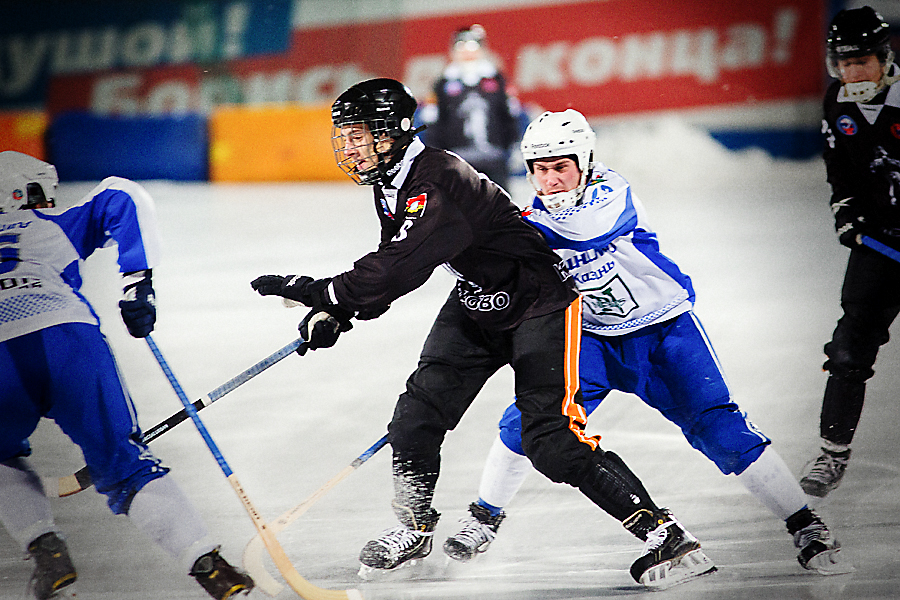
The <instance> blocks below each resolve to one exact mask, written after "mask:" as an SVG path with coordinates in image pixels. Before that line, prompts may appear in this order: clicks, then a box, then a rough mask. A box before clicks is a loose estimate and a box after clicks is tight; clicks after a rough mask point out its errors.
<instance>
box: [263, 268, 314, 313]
mask: <svg viewBox="0 0 900 600" xmlns="http://www.w3.org/2000/svg"><path fill="white" fill-rule="evenodd" d="M330 283H331V278H326V279H313V278H312V277H306V276H305V275H288V276H287V277H282V276H281V275H263V276H261V277H257V278H256V279H254V280H253V281H251V282H250V286H251V287H252V288H253V289H254V290H256V291H257V292H259V294H260V295H261V296H281V297H282V298H287V299H288V300H293V301H294V302H299V303H300V304H303V305H305V306H308V307H309V308H317V309H321V308H322V307H324V306H328V305H331V304H332V303H331V299H330V298H329V297H328V284H330Z"/></svg>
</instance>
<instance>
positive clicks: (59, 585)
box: [28, 532, 78, 600]
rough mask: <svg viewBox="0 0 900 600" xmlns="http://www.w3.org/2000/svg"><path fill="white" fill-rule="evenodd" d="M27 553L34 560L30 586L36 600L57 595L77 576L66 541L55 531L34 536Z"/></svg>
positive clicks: (45, 599)
mask: <svg viewBox="0 0 900 600" xmlns="http://www.w3.org/2000/svg"><path fill="white" fill-rule="evenodd" d="M28 554H29V558H31V559H34V562H35V567H34V574H33V575H32V576H31V583H30V588H31V591H32V593H33V594H34V597H35V598H38V600H47V599H48V598H53V597H58V593H59V592H60V590H62V589H63V588H64V587H66V586H68V585H71V584H73V583H75V580H76V579H77V578H78V575H77V574H76V573H75V566H74V565H73V564H72V559H71V558H70V557H69V550H68V548H66V543H65V542H64V541H63V540H62V538H60V537H59V535H57V534H56V533H53V532H50V533H45V534H44V535H42V536H40V537H38V538H36V539H35V540H34V541H32V542H31V543H30V544H28Z"/></svg>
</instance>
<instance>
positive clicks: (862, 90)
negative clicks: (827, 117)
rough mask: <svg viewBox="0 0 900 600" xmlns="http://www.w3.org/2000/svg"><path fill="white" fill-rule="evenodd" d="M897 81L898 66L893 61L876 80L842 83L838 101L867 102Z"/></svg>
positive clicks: (898, 76)
mask: <svg viewBox="0 0 900 600" xmlns="http://www.w3.org/2000/svg"><path fill="white" fill-rule="evenodd" d="M897 81H900V68H897V66H896V65H895V64H894V63H888V66H886V67H885V69H884V75H882V76H881V79H879V80H878V81H857V82H853V83H845V84H844V85H842V86H841V90H840V93H838V102H869V101H870V100H872V99H873V98H874V97H875V96H877V95H878V92H880V91H881V90H883V89H884V88H886V87H887V86H889V85H893V84H894V83H896V82H897Z"/></svg>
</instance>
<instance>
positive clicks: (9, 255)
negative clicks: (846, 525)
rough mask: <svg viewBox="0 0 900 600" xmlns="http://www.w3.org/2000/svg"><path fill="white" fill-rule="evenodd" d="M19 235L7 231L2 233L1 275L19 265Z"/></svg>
mask: <svg viewBox="0 0 900 600" xmlns="http://www.w3.org/2000/svg"><path fill="white" fill-rule="evenodd" d="M18 243H19V235H18V234H16V233H6V234H2V235H0V275H2V274H3V273H9V272H10V271H12V270H13V269H15V268H16V267H18V266H19V248H18V246H15V245H14V244H18Z"/></svg>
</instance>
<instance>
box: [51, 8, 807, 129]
mask: <svg viewBox="0 0 900 600" xmlns="http://www.w3.org/2000/svg"><path fill="white" fill-rule="evenodd" d="M824 13H825V8H824V3H822V2H811V1H809V0H755V1H754V2H722V1H721V0H717V1H715V2H712V1H697V0H673V1H671V2H665V3H662V2H658V1H655V0H610V1H605V2H598V1H596V0H594V1H591V2H572V3H567V4H551V5H548V6H542V7H528V8H522V9H506V10H497V11H489V12H480V13H466V14H455V15H452V16H440V17H429V18H418V19H402V20H401V19H398V20H393V21H383V22H377V23H372V24H352V25H341V26H333V27H328V28H318V29H315V28H314V29H301V30H297V31H295V32H294V34H293V39H292V43H291V48H290V50H289V52H288V53H287V54H286V55H279V56H269V57H259V58H252V59H241V60H236V61H232V62H227V63H221V64H218V65H215V66H200V65H191V66H183V67H177V68H159V69H153V70H147V71H138V70H134V71H123V72H111V73H103V74H99V75H98V74H91V75H83V76H66V77H59V78H56V79H55V80H53V81H52V82H51V87H50V95H49V98H48V102H47V108H48V111H49V112H50V113H51V114H52V113H57V112H59V111H62V110H66V109H87V110H92V111H95V112H99V113H104V114H134V113H144V114H146V113H150V114H156V113H166V112H180V111H202V112H205V111H208V110H209V109H210V108H211V107H212V106H215V105H218V104H229V103H245V104H262V103H270V102H282V103H284V102H286V103H302V104H323V103H330V102H331V101H333V100H334V98H335V97H336V96H337V95H338V94H339V93H340V92H341V91H343V90H344V89H346V88H347V87H349V86H350V85H352V84H353V83H355V82H357V81H360V80H362V79H366V78H369V77H375V76H386V77H394V78H398V79H401V80H403V81H404V82H406V83H407V84H408V85H409V86H410V87H411V88H412V89H413V92H414V93H415V94H416V95H417V97H419V98H420V99H423V98H424V95H425V94H427V93H428V90H429V87H430V82H431V81H432V80H433V79H434V78H435V77H436V76H437V74H438V73H439V72H440V69H441V67H442V66H443V64H444V61H445V60H446V54H447V50H448V46H449V40H450V35H451V32H452V31H454V30H456V29H458V28H460V27H463V26H467V25H470V24H472V23H475V22H478V23H481V24H482V25H483V26H484V27H485V29H486V31H487V34H488V44H489V47H490V49H491V50H492V51H493V52H494V53H495V54H496V55H497V56H498V57H499V59H500V60H501V61H502V65H503V69H504V71H505V72H506V74H507V79H508V80H509V81H510V83H512V84H513V85H514V86H515V88H516V90H517V92H518V94H519V96H520V98H521V99H522V101H523V102H527V103H532V104H536V105H538V106H540V107H542V108H545V109H548V110H560V109H563V108H566V107H574V108H577V109H578V110H580V111H582V112H583V113H585V114H586V115H588V116H591V117H597V116H605V115H614V114H624V113H634V112H640V111H654V110H670V109H679V108H694V107H709V106H716V105H731V104H747V103H755V102H763V101H769V100H790V99H809V98H811V97H817V96H819V95H821V93H822V91H823V90H822V88H823V81H824V77H823V59H824V50H823V49H824V40H823V39H822V38H823V31H824V19H825V16H824Z"/></svg>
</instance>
